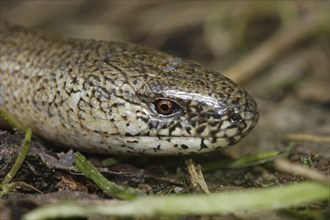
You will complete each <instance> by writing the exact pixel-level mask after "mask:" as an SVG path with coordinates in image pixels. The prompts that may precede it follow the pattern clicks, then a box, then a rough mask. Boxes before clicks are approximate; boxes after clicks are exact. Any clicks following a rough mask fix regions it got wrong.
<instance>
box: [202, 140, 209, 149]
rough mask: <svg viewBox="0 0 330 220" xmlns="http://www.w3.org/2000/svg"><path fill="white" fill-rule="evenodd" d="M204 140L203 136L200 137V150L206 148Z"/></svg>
mask: <svg viewBox="0 0 330 220" xmlns="http://www.w3.org/2000/svg"><path fill="white" fill-rule="evenodd" d="M204 141H205V138H201V150H202V149H203V148H208V147H207V145H206V144H205V143H204Z"/></svg>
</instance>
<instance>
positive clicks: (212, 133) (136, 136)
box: [0, 22, 258, 156]
mask: <svg viewBox="0 0 330 220" xmlns="http://www.w3.org/2000/svg"><path fill="white" fill-rule="evenodd" d="M0 44H1V47H0V77H1V80H0V107H1V108H3V109H4V110H6V111H8V112H10V113H11V114H13V115H14V116H15V117H16V118H17V119H18V121H19V122H20V123H21V124H22V125H24V126H29V127H31V128H32V129H33V131H34V134H35V135H37V136H39V137H41V138H43V139H46V140H49V141H53V142H54V143H58V144H60V145H63V146H67V147H72V148H76V149H80V150H85V151H90V152H98V153H110V154H131V155H150V156H161V155H176V154H192V153H203V152H210V151H213V150H217V149H222V148H224V147H226V146H228V145H231V144H234V143H236V142H238V141H239V140H240V139H241V138H242V137H244V136H245V135H246V134H247V133H248V132H249V131H250V130H251V129H252V128H253V127H254V126H255V125H256V123H257V120H258V111H257V106H256V103H255V101H254V99H253V98H252V97H251V96H250V95H249V94H248V93H247V92H246V91H244V90H243V89H241V88H239V87H238V86H237V85H236V84H235V83H233V82H232V81H230V80H229V79H227V78H226V77H224V76H223V75H221V74H219V73H217V72H215V71H212V70H209V69H207V68H205V67H203V66H202V65H200V64H198V63H196V62H193V61H188V60H183V59H181V58H178V57H173V56H171V55H168V54H166V53H163V52H160V51H157V50H154V49H151V48H147V47H142V46H139V45H135V44H131V43H125V42H105V41H95V40H79V39H71V38H65V37H59V36H54V35H52V34H45V33H43V32H40V31H38V30H34V29H29V28H24V27H20V26H16V25H11V24H8V23H5V22H2V23H1V24H0ZM159 99H166V100H171V101H173V102H175V103H177V104H178V106H180V110H179V111H177V112H175V113H173V114H171V115H161V114H159V113H158V112H157V111H156V110H155V107H154V103H155V101H156V100H159Z"/></svg>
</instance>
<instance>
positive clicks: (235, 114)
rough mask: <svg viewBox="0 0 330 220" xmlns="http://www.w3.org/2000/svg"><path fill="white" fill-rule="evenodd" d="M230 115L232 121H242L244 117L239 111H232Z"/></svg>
mask: <svg viewBox="0 0 330 220" xmlns="http://www.w3.org/2000/svg"><path fill="white" fill-rule="evenodd" d="M229 117H230V120H231V122H232V123H237V122H240V121H241V120H242V117H241V115H240V114H239V113H238V112H232V113H230V115H229Z"/></svg>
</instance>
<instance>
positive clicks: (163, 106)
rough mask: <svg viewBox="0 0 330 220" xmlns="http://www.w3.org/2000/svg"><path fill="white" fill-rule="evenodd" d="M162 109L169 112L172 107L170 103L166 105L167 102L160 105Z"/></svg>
mask: <svg viewBox="0 0 330 220" xmlns="http://www.w3.org/2000/svg"><path fill="white" fill-rule="evenodd" d="M160 109H161V110H163V111H164V112H167V111H168V110H169V109H170V107H169V106H168V105H166V104H162V105H161V106H160Z"/></svg>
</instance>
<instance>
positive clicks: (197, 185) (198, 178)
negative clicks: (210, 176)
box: [184, 158, 210, 193]
mask: <svg viewBox="0 0 330 220" xmlns="http://www.w3.org/2000/svg"><path fill="white" fill-rule="evenodd" d="M184 162H185V164H186V167H187V171H188V177H189V178H188V181H189V183H190V185H191V188H192V189H193V190H194V191H197V192H200V191H202V192H204V193H210V191H209V188H208V187H207V184H206V182H205V179H204V176H203V173H202V171H201V169H200V168H196V165H195V163H194V161H193V160H192V159H191V158H189V159H186V160H185V161H184Z"/></svg>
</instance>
